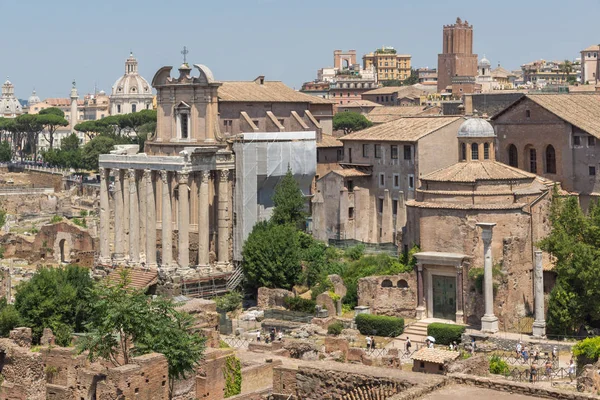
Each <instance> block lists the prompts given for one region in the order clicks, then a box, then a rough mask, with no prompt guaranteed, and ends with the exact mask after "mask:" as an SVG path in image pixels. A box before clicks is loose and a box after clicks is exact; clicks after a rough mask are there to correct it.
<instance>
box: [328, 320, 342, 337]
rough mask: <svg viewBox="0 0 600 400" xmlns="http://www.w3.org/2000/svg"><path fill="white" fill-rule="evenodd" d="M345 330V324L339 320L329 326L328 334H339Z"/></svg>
mask: <svg viewBox="0 0 600 400" xmlns="http://www.w3.org/2000/svg"><path fill="white" fill-rule="evenodd" d="M343 330H344V325H343V324H342V323H341V322H339V321H337V322H334V323H333V324H331V325H329V326H328V327H327V334H328V335H335V336H337V335H339V334H340V333H342V331H343Z"/></svg>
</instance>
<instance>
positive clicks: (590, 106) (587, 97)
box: [492, 94, 600, 138]
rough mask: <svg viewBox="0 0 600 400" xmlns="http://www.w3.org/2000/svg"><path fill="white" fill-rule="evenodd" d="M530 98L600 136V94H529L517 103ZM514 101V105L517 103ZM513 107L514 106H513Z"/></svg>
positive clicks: (566, 119)
mask: <svg viewBox="0 0 600 400" xmlns="http://www.w3.org/2000/svg"><path fill="white" fill-rule="evenodd" d="M524 98H528V99H530V100H531V101H533V102H534V103H536V104H538V105H540V106H541V107H543V108H545V109H546V110H548V111H550V112H551V113H552V114H554V115H556V116H557V117H559V118H561V119H563V120H564V121H566V122H568V123H570V124H572V125H574V126H576V127H578V128H579V129H581V130H583V131H585V132H587V133H589V134H590V135H593V136H595V137H597V138H600V95H598V94H528V95H527V96H523V97H522V98H521V99H519V100H517V102H516V103H519V102H521V101H523V99H524ZM516 103H513V106H514V105H515V104H516ZM511 107H512V106H511ZM511 107H508V108H506V109H504V110H502V111H500V112H499V113H498V114H496V115H494V116H493V117H492V119H496V118H497V117H498V116H500V115H502V114H503V113H504V112H506V111H507V110H508V109H510V108H511Z"/></svg>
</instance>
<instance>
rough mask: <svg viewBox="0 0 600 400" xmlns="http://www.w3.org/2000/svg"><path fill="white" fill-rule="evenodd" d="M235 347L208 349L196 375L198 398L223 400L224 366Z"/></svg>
mask: <svg viewBox="0 0 600 400" xmlns="http://www.w3.org/2000/svg"><path fill="white" fill-rule="evenodd" d="M233 354H234V351H233V349H207V350H206V353H205V354H204V360H203V361H202V365H201V366H200V371H199V373H198V376H197V377H196V398H198V399H205V400H221V399H222V398H223V391H224V390H225V376H224V374H223V368H224V367H225V364H226V362H227V357H229V356H231V355H233Z"/></svg>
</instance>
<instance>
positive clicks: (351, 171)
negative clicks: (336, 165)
mask: <svg viewBox="0 0 600 400" xmlns="http://www.w3.org/2000/svg"><path fill="white" fill-rule="evenodd" d="M331 172H333V173H334V174H338V175H340V176H343V177H344V178H359V177H363V176H371V174H369V173H368V172H364V171H359V170H358V169H356V168H341V169H334V170H333V171H331Z"/></svg>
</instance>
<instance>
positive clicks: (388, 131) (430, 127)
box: [340, 116, 463, 142]
mask: <svg viewBox="0 0 600 400" xmlns="http://www.w3.org/2000/svg"><path fill="white" fill-rule="evenodd" d="M462 119H463V118H462V117H457V116H450V117H447V116H427V117H406V118H400V119H397V120H395V121H391V122H388V123H386V124H382V125H376V126H373V127H371V128H367V129H363V130H362V131H358V132H354V133H351V134H349V135H346V136H344V137H341V138H340V140H341V141H345V140H363V141H378V142H381V141H399V142H414V141H416V140H419V139H420V138H422V137H423V136H426V135H428V134H430V133H432V132H435V131H437V130H438V129H440V128H443V127H445V126H446V125H449V124H451V123H453V122H456V121H458V120H462ZM456 130H457V131H458V127H457V128H456Z"/></svg>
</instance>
